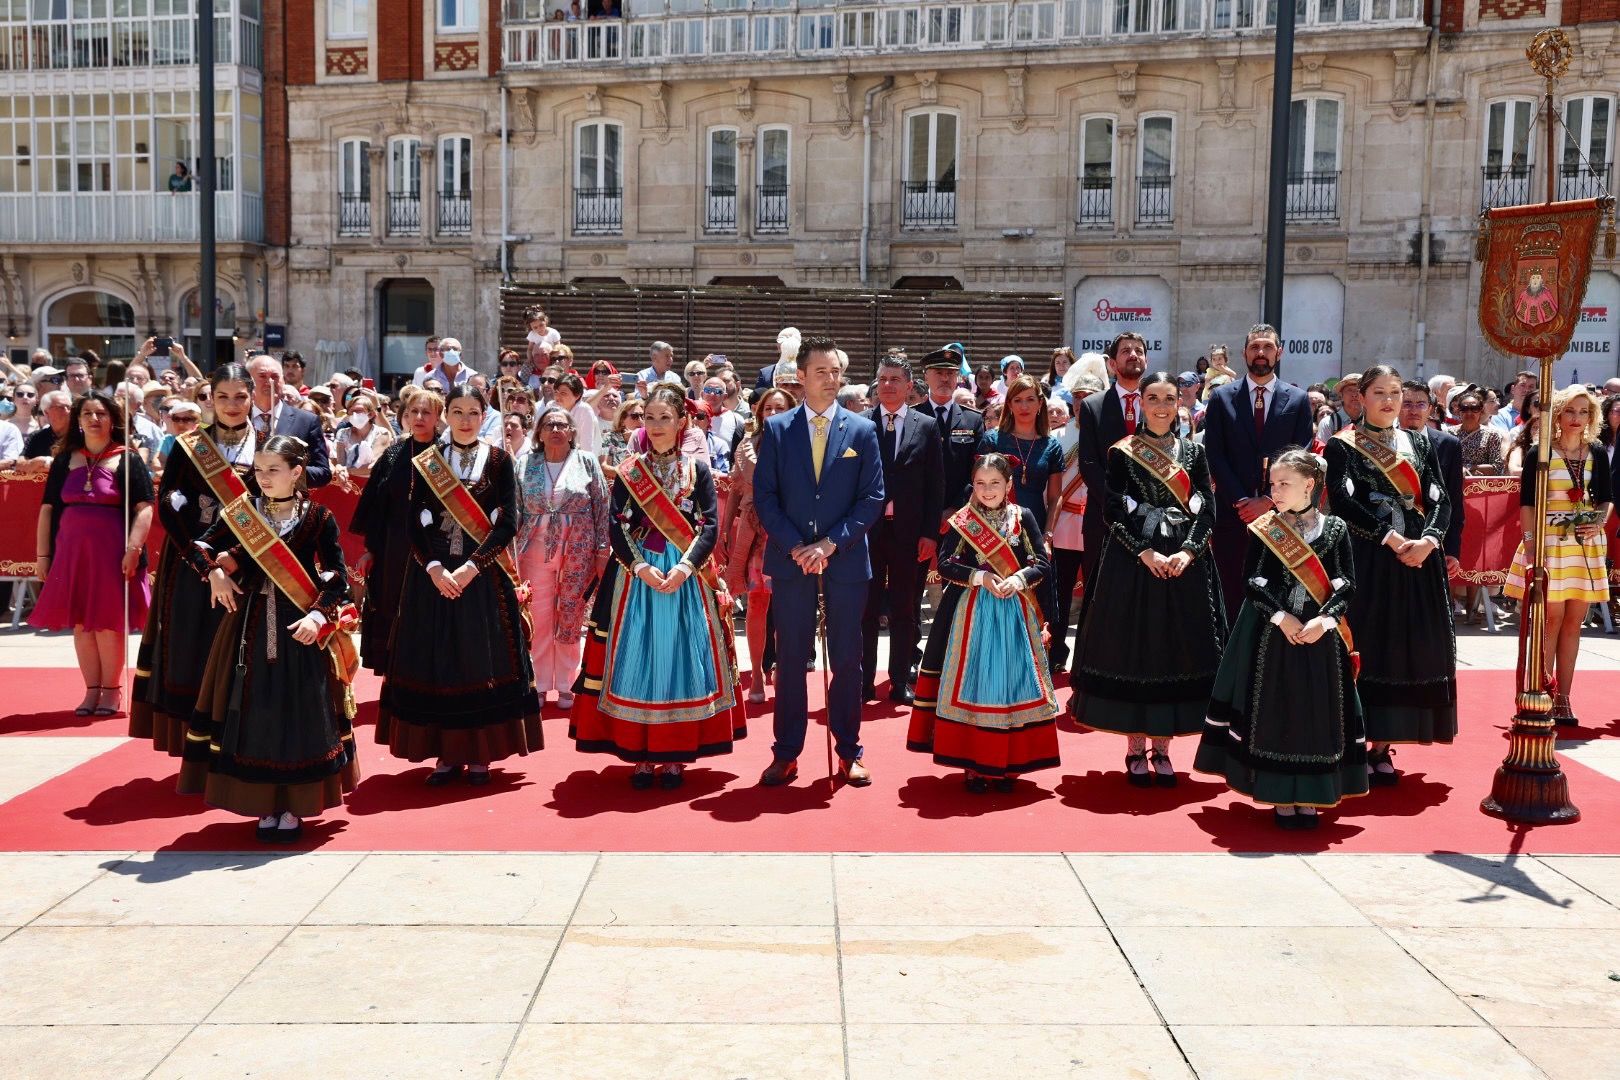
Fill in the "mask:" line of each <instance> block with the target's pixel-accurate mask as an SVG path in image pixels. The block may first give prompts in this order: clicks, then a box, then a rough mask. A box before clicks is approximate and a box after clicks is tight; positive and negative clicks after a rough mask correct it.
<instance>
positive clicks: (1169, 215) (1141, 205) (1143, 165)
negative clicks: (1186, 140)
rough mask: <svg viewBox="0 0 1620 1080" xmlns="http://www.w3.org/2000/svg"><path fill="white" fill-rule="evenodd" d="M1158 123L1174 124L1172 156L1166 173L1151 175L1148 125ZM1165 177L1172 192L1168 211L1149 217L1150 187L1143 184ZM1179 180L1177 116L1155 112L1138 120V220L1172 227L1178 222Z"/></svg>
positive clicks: (1166, 166) (1168, 195)
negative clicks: (1153, 178)
mask: <svg viewBox="0 0 1620 1080" xmlns="http://www.w3.org/2000/svg"><path fill="white" fill-rule="evenodd" d="M1156 120H1163V121H1166V122H1167V123H1168V124H1169V125H1170V153H1169V155H1168V160H1167V161H1166V162H1165V171H1164V172H1162V173H1151V174H1150V173H1149V172H1148V171H1147V146H1148V140H1147V129H1148V124H1150V123H1152V122H1153V121H1156ZM1150 175H1151V176H1154V177H1159V176H1162V177H1164V179H1165V180H1166V181H1167V185H1166V186H1167V188H1168V190H1167V191H1166V192H1165V196H1164V200H1165V202H1164V211H1163V213H1162V214H1149V212H1148V211H1149V209H1150V208H1151V206H1150V203H1149V200H1148V198H1147V195H1146V192H1147V185H1146V184H1144V183H1143V181H1144V180H1146V179H1147V178H1148V176H1150ZM1175 178H1176V117H1175V114H1174V113H1167V112H1155V113H1147V114H1145V115H1143V116H1140V117H1138V118H1137V121H1136V219H1137V221H1138V222H1141V223H1144V224H1154V225H1168V224H1170V223H1171V222H1172V221H1174V220H1175V214H1176V201H1175Z"/></svg>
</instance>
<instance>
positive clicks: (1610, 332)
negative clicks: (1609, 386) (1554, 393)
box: [1553, 270, 1620, 387]
mask: <svg viewBox="0 0 1620 1080" xmlns="http://www.w3.org/2000/svg"><path fill="white" fill-rule="evenodd" d="M1616 375H1620V277H1616V276H1615V275H1613V274H1611V273H1609V272H1608V271H1606V270H1594V271H1593V272H1592V276H1591V278H1590V279H1589V280H1588V281H1587V283H1586V297H1585V299H1583V300H1582V301H1581V317H1580V321H1579V322H1578V323H1576V324H1575V333H1574V335H1573V336H1572V337H1571V338H1570V339H1569V347H1568V348H1566V349H1565V350H1564V355H1563V357H1562V358H1561V359H1560V360H1559V361H1558V363H1556V364H1555V365H1553V380H1554V382H1556V383H1557V384H1558V385H1559V386H1568V385H1570V384H1571V383H1575V382H1583V383H1592V384H1593V385H1595V386H1599V387H1601V386H1602V385H1603V383H1604V381H1605V380H1607V379H1612V378H1614V377H1615V376H1616Z"/></svg>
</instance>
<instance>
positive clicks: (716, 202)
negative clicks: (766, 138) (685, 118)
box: [703, 127, 737, 233]
mask: <svg viewBox="0 0 1620 1080" xmlns="http://www.w3.org/2000/svg"><path fill="white" fill-rule="evenodd" d="M708 159H709V160H708V174H707V175H708V186H707V187H706V188H704V192H703V195H704V198H703V231H704V232H709V233H734V232H736V231H737V129H736V128H729V127H727V128H710V129H709V152H708Z"/></svg>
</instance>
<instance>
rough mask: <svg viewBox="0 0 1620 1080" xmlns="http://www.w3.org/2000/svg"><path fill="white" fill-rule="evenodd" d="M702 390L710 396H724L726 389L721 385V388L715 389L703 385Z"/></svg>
mask: <svg viewBox="0 0 1620 1080" xmlns="http://www.w3.org/2000/svg"><path fill="white" fill-rule="evenodd" d="M703 392H704V393H705V394H708V395H709V396H710V397H725V396H726V391H725V389H724V388H723V387H722V388H721V389H718V390H716V389H713V388H711V387H707V386H705V387H704V388H703Z"/></svg>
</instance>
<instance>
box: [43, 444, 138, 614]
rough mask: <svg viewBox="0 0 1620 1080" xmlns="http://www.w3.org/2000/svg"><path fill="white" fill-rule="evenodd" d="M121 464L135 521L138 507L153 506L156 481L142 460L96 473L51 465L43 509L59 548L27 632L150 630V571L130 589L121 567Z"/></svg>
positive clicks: (61, 461) (62, 463) (116, 462)
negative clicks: (50, 516) (49, 512)
mask: <svg viewBox="0 0 1620 1080" xmlns="http://www.w3.org/2000/svg"><path fill="white" fill-rule="evenodd" d="M120 458H127V459H128V466H129V486H130V490H129V506H130V514H131V516H132V517H133V515H134V512H135V508H136V507H137V506H139V505H140V504H141V503H143V502H151V501H152V477H151V474H150V473H148V472H147V471H146V465H145V463H143V462H142V461H141V459H140V457H139V456H138V455H136V454H134V453H126V454H123V455H119V457H115V458H112V459H110V460H109V461H107V462H106V463H105V464H101V465H96V466H94V467H93V468H89V469H87V468H86V467H85V466H82V465H81V466H79V467H78V468H76V469H73V470H71V471H69V469H68V468H67V460H66V458H58V459H57V460H56V461H53V462H52V463H51V472H50V476H49V477H48V478H47V479H46V482H45V503H46V505H48V506H52V507H53V508H54V510H55V515H56V519H57V522H58V524H57V528H56V540H55V544H54V546H53V547H52V550H51V568H50V571H49V573H47V574H46V576H45V585H44V587H43V588H42V589H41V590H40V594H39V603H38V604H36V605H35V606H34V611H33V614H31V615H30V616H29V617H28V625H30V626H32V627H35V628H36V629H40V630H72V629H75V628H78V627H82V628H84V629H85V630H90V631H98V630H124V631H127V630H130V629H134V628H138V627H142V626H145V625H146V609H147V607H148V605H150V603H151V601H152V587H151V585H150V584H149V583H148V582H147V577H146V569H145V567H144V565H143V566H142V568H141V569H140V570H139V571H138V572H137V573H136V575H135V578H134V580H132V581H125V580H124V575H123V571H122V569H121V567H120V563H121V562H122V560H123V557H124V543H125V540H124V536H125V534H124V495H123V491H122V489H121V488H120V487H119V480H120V475H119V474H120V473H121V472H122V471H123V468H124V466H123V464H122V463H121V461H120ZM115 470H117V471H115ZM87 476H88V479H89V483H88V485H87V484H86V477H87ZM86 486H88V487H89V489H90V490H88V491H86V490H85V488H86ZM126 589H127V595H128V597H129V614H128V618H127V619H126V617H125V614H124V596H125V595H126Z"/></svg>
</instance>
